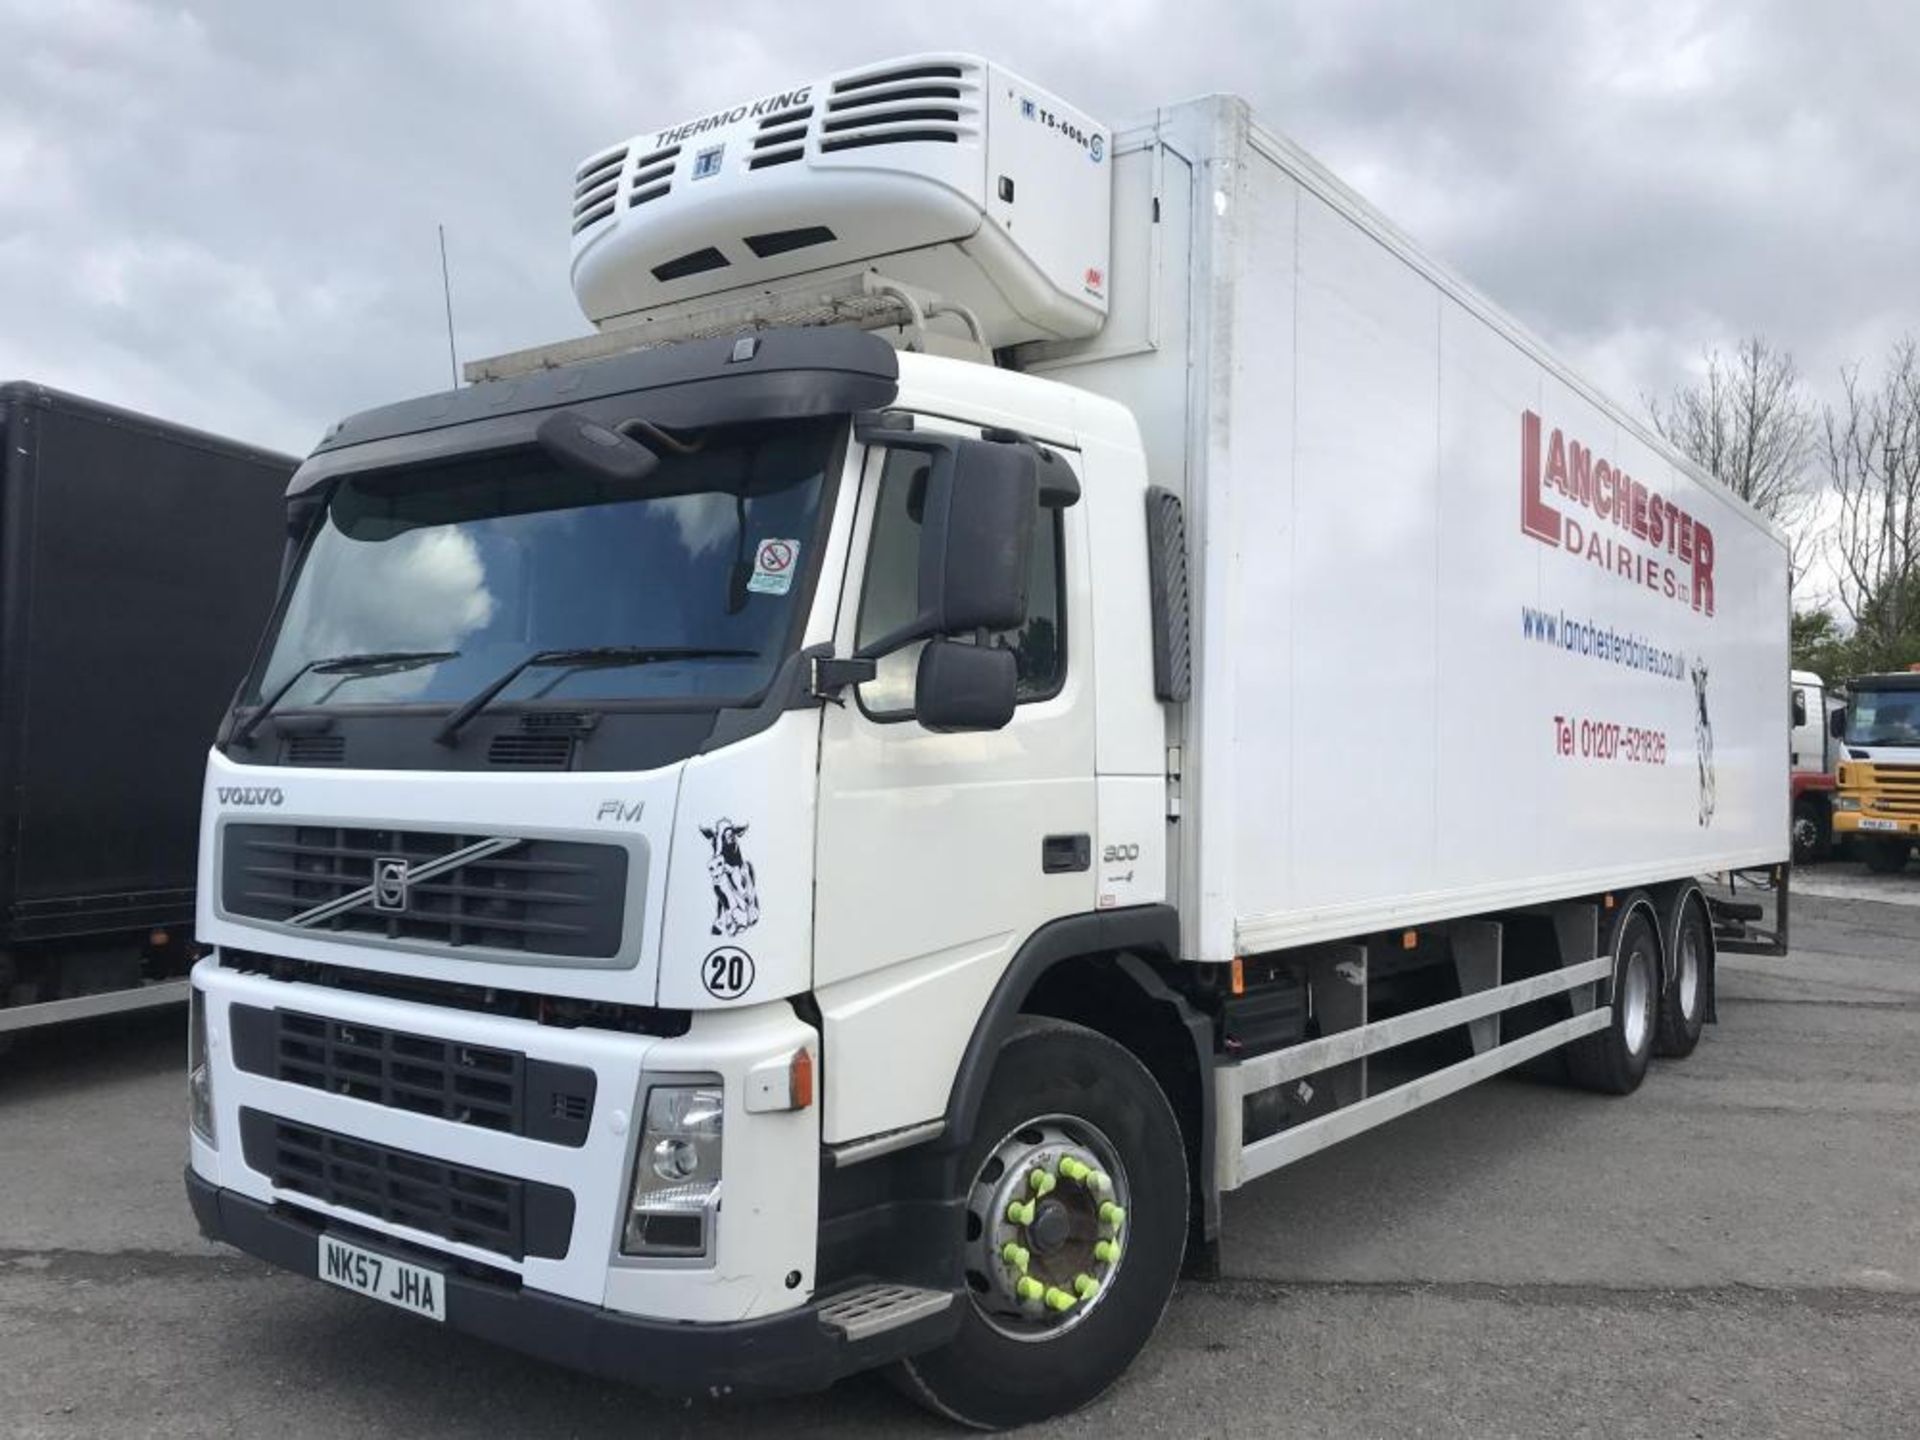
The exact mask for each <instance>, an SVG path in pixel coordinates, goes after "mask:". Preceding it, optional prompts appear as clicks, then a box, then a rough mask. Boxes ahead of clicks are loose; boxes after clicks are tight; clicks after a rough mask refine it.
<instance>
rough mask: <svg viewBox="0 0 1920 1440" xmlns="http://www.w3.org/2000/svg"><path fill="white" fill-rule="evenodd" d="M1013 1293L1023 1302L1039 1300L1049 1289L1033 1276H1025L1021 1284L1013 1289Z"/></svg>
mask: <svg viewBox="0 0 1920 1440" xmlns="http://www.w3.org/2000/svg"><path fill="white" fill-rule="evenodd" d="M1013 1293H1014V1294H1016V1295H1018V1296H1019V1297H1020V1298H1021V1299H1022V1300H1038V1299H1040V1298H1041V1297H1042V1296H1044V1295H1045V1294H1046V1293H1047V1287H1046V1286H1044V1285H1042V1284H1041V1283H1040V1282H1039V1281H1038V1280H1036V1279H1034V1278H1033V1277H1032V1276H1031V1275H1023V1276H1021V1277H1020V1283H1019V1284H1018V1285H1016V1286H1014V1287H1013Z"/></svg>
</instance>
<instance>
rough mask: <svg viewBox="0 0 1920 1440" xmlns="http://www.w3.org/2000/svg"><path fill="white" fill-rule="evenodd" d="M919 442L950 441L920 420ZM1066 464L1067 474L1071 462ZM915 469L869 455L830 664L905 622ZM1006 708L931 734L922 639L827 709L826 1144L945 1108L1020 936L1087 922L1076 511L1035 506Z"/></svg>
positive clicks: (911, 578)
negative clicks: (918, 704)
mask: <svg viewBox="0 0 1920 1440" xmlns="http://www.w3.org/2000/svg"><path fill="white" fill-rule="evenodd" d="M918 425H919V428H920V429H921V430H922V431H925V430H929V429H935V430H938V429H946V430H955V431H956V432H957V433H960V434H977V433H978V432H977V431H968V430H966V429H964V428H961V427H953V426H942V425H940V424H939V422H934V421H929V420H928V419H926V418H925V417H921V418H920V419H919V421H918ZM1063 458H1064V459H1066V460H1067V461H1068V463H1069V464H1071V465H1073V466H1074V468H1075V470H1076V473H1077V471H1078V468H1079V467H1078V459H1077V457H1075V456H1073V455H1071V454H1067V455H1063ZM927 463H928V462H927V457H926V455H925V454H923V453H920V452H914V451H908V450H885V449H875V450H873V451H871V452H870V453H869V454H868V456H867V458H866V463H865V466H864V470H863V475H862V482H861V487H860V499H859V510H858V513H857V516H856V519H855V524H854V534H853V540H852V555H851V563H850V564H849V566H848V567H847V578H846V581H845V587H844V591H843V593H842V595H841V600H840V611H839V618H838V622H837V630H836V635H835V651H836V653H837V654H839V655H843V656H844V655H851V654H852V653H853V652H854V651H855V649H856V648H857V647H858V646H859V645H861V644H863V643H865V642H867V641H869V640H872V639H873V638H875V637H878V636H881V635H884V634H886V633H887V632H889V631H890V630H893V629H895V628H897V627H899V626H900V625H902V624H903V623H904V622H905V621H907V620H909V619H911V618H912V616H913V614H914V613H915V605H916V597H917V593H918V584H919V544H920V533H919V520H918V518H917V505H916V501H917V498H918V497H917V496H916V495H915V493H914V490H915V485H914V482H915V475H916V473H917V472H919V471H921V470H923V469H924V467H925V466H926V464H927ZM1038 526H1039V528H1038V529H1037V531H1036V532H1035V537H1034V545H1033V560H1032V568H1031V570H1030V572H1029V584H1028V604H1027V618H1026V622H1025V624H1024V625H1022V626H1021V627H1020V628H1019V629H1017V630H1013V631H1007V632H1002V633H1000V634H997V635H994V636H992V637H991V638H990V643H993V644H996V645H1000V646H1005V647H1007V648H1011V649H1012V650H1013V651H1014V655H1015V660H1016V664H1017V669H1018V674H1019V684H1018V691H1017V697H1018V703H1017V704H1016V706H1015V708H1014V714H1013V719H1012V721H1011V722H1010V723H1009V724H1008V725H1007V726H1006V727H1005V728H1004V729H1001V730H995V731H986V732H969V733H958V734H937V733H935V732H933V731H930V730H928V729H926V728H925V727H923V726H922V725H920V724H919V723H918V722H917V721H916V719H915V718H914V713H913V690H914V674H915V666H916V663H917V661H918V657H919V651H920V648H921V645H920V644H919V643H916V644H914V645H911V646H909V647H907V648H906V649H904V650H901V651H898V652H896V653H894V654H893V655H890V656H887V657H885V658H883V659H882V660H881V661H880V662H879V667H878V674H877V675H876V677H875V678H874V679H873V680H871V681H869V682H867V683H866V684H863V685H861V686H859V687H857V689H854V688H849V689H848V690H847V691H846V692H844V694H843V695H842V697H841V698H842V701H843V703H842V704H840V705H838V706H834V705H828V706H827V707H826V710H825V716H824V719H823V723H822V729H821V744H820V777H819V779H820V786H819V810H818V832H817V841H816V846H817V848H816V856H815V866H816V868H815V876H816V894H815V927H814V984H815V991H816V998H817V1000H818V1002H819V1004H820V1006H821V1011H822V1023H823V1030H824V1040H825V1056H824V1070H825V1087H826V1094H825V1100H826V1116H825V1120H826V1132H827V1133H826V1136H825V1138H826V1139H827V1140H828V1141H830V1142H831V1141H833V1140H836V1139H845V1138H851V1137H854V1136H858V1135H867V1134H872V1133H875V1132H877V1131H881V1130H886V1129H891V1128H897V1127H899V1126H904V1125H911V1124H916V1123H919V1122H921V1121H924V1120H927V1119H930V1118H933V1117H935V1116H937V1115H939V1114H940V1113H941V1112H942V1111H943V1110H944V1108H945V1105H946V1099H947V1093H948V1089H949V1088H950V1085H951V1081H952V1076H953V1072H954V1067H955V1066H956V1065H957V1063H958V1060H959V1055H960V1052H961V1051H962V1050H963V1049H964V1047H965V1044H966V1042H967V1040H968V1038H969V1037H970V1035H971V1033H972V1025H973V1019H974V1018H975V1017H977V1016H978V1014H979V1012H980V1009H981V1008H982V1007H983V1006H984V1005H985V1003H986V999H987V997H988V996H989V995H990V994H991V992H992V988H993V985H994V983H995V982H996V981H997V980H998V979H999V977H1000V975H1001V973H1002V972H1003V971H1004V969H1005V967H1006V964H1007V962H1008V961H1009V960H1010V959H1011V958H1012V956H1013V954H1014V952H1015V951H1016V950H1017V949H1018V947H1019V945H1020V944H1021V942H1022V941H1024V940H1025V939H1026V938H1027V936H1028V935H1029V934H1031V933H1032V932H1033V931H1034V930H1035V929H1036V928H1038V927H1039V926H1040V925H1042V924H1044V923H1045V922H1046V921H1048V920H1051V919H1054V918H1056V917H1058V916H1064V915H1071V914H1078V913H1084V912H1087V911H1090V910H1092V909H1093V908H1094V893H1095V872H1094V868H1093V865H1092V859H1093V857H1092V853H1091V851H1092V843H1093V836H1094V833H1095V824H1094V819H1095V786H1094V775H1093V767H1094V716H1093V695H1094V687H1093V676H1092V673H1091V671H1092V656H1093V646H1092V635H1091V633H1090V629H1089V627H1090V625H1091V623H1092V622H1091V614H1090V603H1089V595H1088V590H1087V573H1088V566H1087V554H1086V545H1087V533H1086V526H1085V522H1084V502H1083V503H1082V504H1080V505H1075V506H1069V507H1066V508H1064V509H1045V508H1043V509H1041V510H1040V511H1039V515H1038Z"/></svg>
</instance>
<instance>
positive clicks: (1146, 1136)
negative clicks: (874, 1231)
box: [898, 1019, 1187, 1429]
mask: <svg viewBox="0 0 1920 1440" xmlns="http://www.w3.org/2000/svg"><path fill="white" fill-rule="evenodd" d="M962 1174H963V1176H964V1177H966V1178H965V1180H964V1181H963V1183H965V1184H966V1185H967V1194H966V1212H967V1214H966V1226H967V1233H966V1240H965V1249H964V1254H965V1257H966V1258H965V1272H966V1282H967V1295H966V1297H965V1304H966V1309H965V1313H964V1315H963V1317H962V1319H961V1322H960V1330H959V1333H958V1334H956V1335H955V1337H954V1338H953V1340H952V1341H950V1342H949V1343H948V1344H947V1345H945V1346H944V1347H942V1348H941V1349H939V1350H936V1351H932V1352H930V1353H928V1354H926V1355H918V1356H915V1357H913V1358H912V1359H910V1360H906V1361H903V1362H901V1365H900V1368H899V1375H898V1378H899V1380H900V1382H901V1385H902V1388H903V1389H905V1390H906V1391H907V1393H908V1394H910V1395H912V1396H913V1397H914V1398H915V1399H917V1400H919V1401H920V1402H921V1403H922V1404H925V1405H927V1406H929V1407H931V1408H932V1409H934V1410H937V1411H939V1412H940V1413H941V1414H943V1415H946V1416H948V1417H949V1418H951V1419H954V1420H958V1421H960V1422H962V1423H963V1424H967V1425H974V1426H978V1427H981V1428H983V1429H1001V1428H1004V1427H1008V1426H1014V1425H1024V1424H1029V1423H1031V1422H1033V1421H1036V1420H1043V1419H1046V1418H1047V1417H1049V1416H1053V1415H1060V1414H1064V1413H1066V1412H1067V1411H1070V1410H1075V1409H1078V1408H1079V1407H1080V1406H1082V1405H1085V1404H1086V1403H1087V1402H1088V1401H1090V1400H1092V1399H1093V1398H1094V1397H1096V1396H1097V1395H1099V1394H1100V1393H1101V1392H1102V1391H1103V1390H1105V1389H1106V1388H1107V1387H1108V1386H1109V1385H1111V1384H1112V1383H1113V1382H1114V1381H1115V1380H1116V1379H1118V1378H1119V1376H1120V1374H1121V1372H1122V1371H1124V1370H1125V1369H1126V1368H1127V1366H1128V1364H1129V1363H1131V1361H1132V1360H1133V1357H1134V1356H1135V1355H1137V1354H1138V1353H1139V1352H1140V1350H1141V1348H1142V1347H1143V1346H1145V1344H1146V1343H1147V1340H1148V1338H1149V1337H1150V1336H1151V1335H1152V1334H1153V1330H1154V1327H1155V1326H1156V1325H1157V1324H1159V1321H1160V1316H1161V1314H1162V1312H1163V1311H1164V1310H1165V1309H1166V1306H1167V1301H1168V1299H1169V1298H1170V1297H1171V1296H1172V1294H1173V1286H1174V1281H1175V1279H1176V1277H1177V1276H1178V1274H1179V1270H1180V1257H1181V1252H1182V1250H1183V1249H1184V1247H1185V1244H1186V1230H1187V1154H1186V1148H1185V1146H1184V1145H1183V1143H1182V1141H1181V1138H1180V1126H1179V1122H1178V1121H1177V1120H1176V1119H1175V1118H1174V1114H1173V1110H1172V1108H1171V1107H1170V1106H1169V1105H1168V1104H1167V1098H1166V1096H1165V1095H1164V1094H1163V1093H1162V1092H1161V1090H1160V1087H1159V1085H1158V1084H1156V1083H1155V1081H1154V1079H1153V1077H1152V1075H1150V1074H1149V1073H1148V1072H1147V1070H1146V1068H1145V1067H1144V1066H1143V1065H1141V1063H1140V1062H1139V1061H1138V1060H1136V1059H1135V1058H1134V1057H1133V1055H1132V1054H1131V1053H1130V1052H1129V1051H1127V1050H1125V1049H1124V1048H1122V1047H1121V1046H1119V1045H1117V1044H1115V1043H1114V1042H1113V1041H1111V1040H1109V1039H1107V1038H1106V1037H1105V1036H1103V1035H1099V1034H1096V1033H1095V1032H1094V1031H1091V1030H1087V1029H1084V1028H1082V1027H1081V1026H1078V1025H1070V1024H1068V1023H1066V1022H1064V1021H1059V1020H1034V1019H1029V1020H1023V1021H1022V1022H1021V1025H1020V1028H1019V1029H1017V1030H1016V1031H1015V1032H1014V1034H1013V1036H1012V1037H1011V1038H1010V1039H1009V1040H1008V1041H1007V1043H1006V1044H1005V1046H1004V1047H1002V1049H1001V1051H1000V1057H999V1060H998V1062H997V1063H996V1064H995V1066H994V1071H993V1079H992V1081H991V1082H990V1083H989V1085H988V1087H987V1094H986V1100H985V1102H984V1104H983V1105H982V1107H981V1113H980V1119H979V1122H978V1124H977V1126H976V1127H975V1140H974V1143H973V1145H972V1146H971V1147H970V1148H969V1150H968V1152H967V1157H966V1161H965V1164H964V1165H963V1167H962Z"/></svg>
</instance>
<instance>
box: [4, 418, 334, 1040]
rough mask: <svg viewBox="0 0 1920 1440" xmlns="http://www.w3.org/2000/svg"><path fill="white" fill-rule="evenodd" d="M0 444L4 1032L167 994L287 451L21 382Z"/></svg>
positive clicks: (183, 966) (263, 587)
mask: <svg viewBox="0 0 1920 1440" xmlns="http://www.w3.org/2000/svg"><path fill="white" fill-rule="evenodd" d="M0 446H4V449H0V1043H3V1042H4V1040H5V1038H6V1037H7V1036H8V1035H10V1034H12V1033H13V1032H16V1031H18V1030H21V1029H24V1028H27V1027H29V1026H33V1025H40V1024H47V1023H51V1022H53V1021H58V1020H72V1019H80V1018H84V1017H86V1016H89V1015H101V1014H107V1013H111V1012H113V1011H118V1010H128V1009H137V1008H140V1007H142V1006H148V1005H156V1004H163V1003H167V1002H170V1001H171V1002H175V1003H177V1002H179V1001H182V1000H184V999H185V998H186V992H187V982H186V978H185V977H186V974H187V971H188V969H189V968H190V966H191V964H192V960H193V955H194V947H193V909H194V893H193V892H194V845H195V839H196V816H197V811H198V797H199V793H200V782H201V778H202V773H203V771H204V769H205V764H206V737H207V735H208V733H209V731H210V728H211V727H212V726H213V725H214V724H215V723H217V720H218V717H219V715H220V712H221V710H222V708H223V707H224V706H225V704H226V703H227V702H228V701H229V700H230V698H231V697H232V694H233V687H234V684H235V683H236V681H237V680H238V679H239V677H240V676H241V674H242V673H243V672H244V671H245V670H246V667H247V664H248V661H249V660H250V659H251V657H252V655H253V651H254V647H255V646H256V645H257V644H258V642H259V638H260V630H261V627H262V626H263V625H264V624H265V623H266V618H267V613H268V611H269V610H270V608H271V606H272V602H273V588H274V582H275V579H276V577H277V575H278V573H279V567H280V560H279V558H278V556H277V554H276V550H277V549H278V548H280V547H281V546H282V545H283V544H284V533H285V512H284V509H283V508H282V504H281V501H280V492H281V491H282V490H283V489H284V488H285V484H286V479H287V477H288V476H289V475H290V474H291V473H292V471H293V467H294V465H295V464H296V463H297V462H295V461H294V460H292V459H291V458H289V457H287V456H283V455H274V454H270V453H268V452H267V451H264V450H258V449H254V448H253V447H251V446H246V445H240V444H237V443H235V442H233V441H230V440H222V439H219V438H217V437H215V436H212V435H205V434H202V433H200V432H199V431H197V430H189V429H186V428H184V427H182V426H177V425H170V424H166V423H164V422H162V421H159V420H153V419H149V418H148V417H146V416H142V415H134V414H130V413H129V412H127V411H124V410H118V409H114V408H113V407H111V406H107V405H101V404H97V403H95V402H94V401H91V400H82V399H79V398H78V397H75V396H72V395H64V394H62V393H60V392H59V391H57V390H51V389H48V388H46V387H45V386H41V385H33V384H25V383H15V384H9V385H5V386H0Z"/></svg>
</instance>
